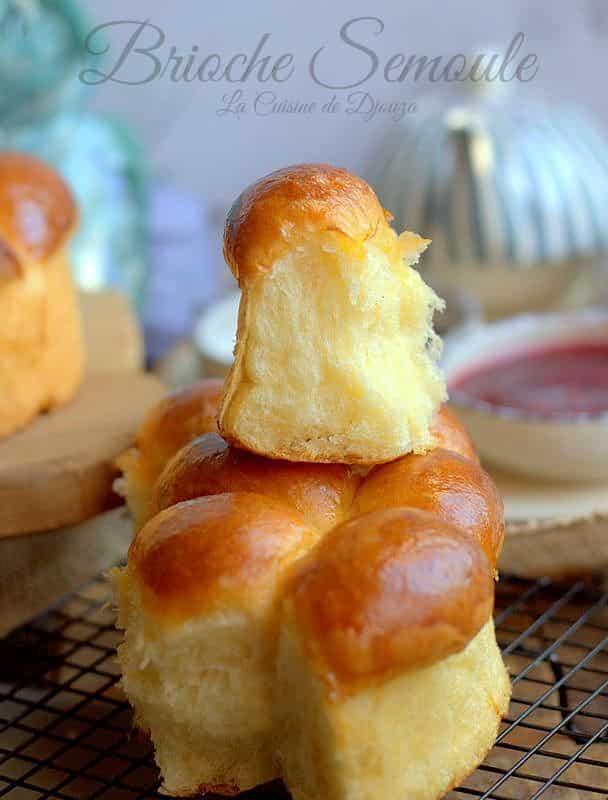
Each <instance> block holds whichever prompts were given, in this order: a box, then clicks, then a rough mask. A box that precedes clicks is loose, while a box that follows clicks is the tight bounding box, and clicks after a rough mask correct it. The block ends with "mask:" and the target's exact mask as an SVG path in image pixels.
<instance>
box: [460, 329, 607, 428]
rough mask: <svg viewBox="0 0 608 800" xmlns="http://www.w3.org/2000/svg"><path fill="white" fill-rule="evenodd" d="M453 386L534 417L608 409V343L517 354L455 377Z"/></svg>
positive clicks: (568, 345)
mask: <svg viewBox="0 0 608 800" xmlns="http://www.w3.org/2000/svg"><path fill="white" fill-rule="evenodd" d="M450 390H451V391H452V392H454V393H459V394H462V395H467V396H469V397H473V398H475V399H477V400H482V401H484V402H486V403H489V404H490V405H493V406H500V407H502V408H512V409H515V410H516V411H523V412H529V413H530V414H533V415H542V416H551V417H571V416H576V415H578V414H597V413H600V412H603V411H608V342H574V343H571V344H556V345H552V346H549V347H545V348H542V349H533V350H525V351H522V352H518V353H513V354H510V355H507V356H504V357H502V358H499V359H496V360H495V361H491V362H486V363H484V364H479V365H477V366H475V367H473V368H471V369H469V370H467V371H466V372H462V373H461V374H460V375H457V376H456V377H455V378H454V379H453V380H452V381H450Z"/></svg>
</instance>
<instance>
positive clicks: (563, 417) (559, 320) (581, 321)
mask: <svg viewBox="0 0 608 800" xmlns="http://www.w3.org/2000/svg"><path fill="white" fill-rule="evenodd" d="M598 329H599V331H598ZM594 331H595V336H594V334H593V332H594ZM598 332H602V333H603V336H597V333H598ZM525 334H530V341H529V342H528V346H529V345H532V344H533V343H534V339H536V340H537V341H539V343H540V342H541V341H542V343H543V344H551V343H555V344H559V343H564V344H566V343H568V342H573V343H574V342H577V341H580V342H588V341H593V339H594V338H595V339H597V341H605V342H606V343H607V344H608V308H588V309H581V310H575V311H556V312H546V313H537V314H519V315H517V316H514V317H509V318H508V319H503V320H500V321H498V322H491V323H483V322H482V323H481V324H479V325H476V326H473V327H467V328H466V329H463V330H462V331H457V332H456V333H455V334H453V335H451V336H449V337H448V338H447V339H446V343H445V352H444V362H443V366H444V369H445V372H446V375H447V378H448V383H449V379H450V372H452V373H455V374H458V373H459V372H463V371H464V370H465V369H466V367H467V364H468V365H470V366H474V365H475V364H479V365H481V364H483V363H484V356H485V355H486V351H485V346H484V344H483V342H491V341H492V340H494V339H495V338H499V339H500V341H501V345H500V346H499V347H497V350H496V352H493V353H490V355H492V356H493V358H492V360H494V359H496V358H500V357H501V356H502V355H508V354H513V353H517V352H519V351H520V349H521V351H523V350H525V346H522V347H521V348H520V347H519V345H518V342H519V341H520V340H521V339H523V338H524V335H525ZM475 339H477V340H478V341H479V343H480V345H481V346H480V348H479V349H478V350H476V351H475V353H474V354H473V355H469V357H468V358H466V357H463V356H462V351H463V350H465V349H467V345H470V344H471V342H472V341H474V340H475ZM511 339H513V341H515V345H509V341H510V340H511ZM450 399H451V400H453V401H455V403H456V404H457V405H460V406H463V407H465V408H469V409H471V410H473V411H480V412H483V413H485V414H491V415H493V416H497V417H502V418H505V419H517V420H520V421H521V420H524V421H526V420H529V421H534V422H540V423H547V424H560V425H564V424H581V423H583V422H595V423H597V422H601V423H607V424H608V408H607V409H606V410H603V411H595V412H580V413H577V414H556V413H553V412H552V413H543V412H536V413H535V412H531V411H526V410H523V409H519V408H513V407H511V406H499V405H495V404H494V403H488V402H487V401H486V400H481V399H479V398H476V397H473V396H472V395H470V394H468V393H467V392H463V391H458V390H454V391H450Z"/></svg>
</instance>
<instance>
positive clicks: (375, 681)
mask: <svg viewBox="0 0 608 800" xmlns="http://www.w3.org/2000/svg"><path fill="white" fill-rule="evenodd" d="M492 605H493V582H492V576H491V569H490V565H489V564H488V561H487V558H486V556H485V554H484V552H483V550H482V549H481V547H480V546H479V543H478V542H477V541H475V540H474V539H472V538H471V537H468V536H467V535H466V534H465V533H464V532H463V531H461V530H460V529H458V528H456V527H454V526H451V525H449V524H447V523H445V522H443V521H442V520H441V519H440V518H439V517H437V516H435V515H433V514H430V513H428V512H424V511H416V510H413V509H403V508H402V509H391V510H388V511H381V512H375V513H371V514H365V515H363V516H360V517H357V518H355V519H353V520H350V521H349V522H346V523H344V524H343V525H342V526H340V527H339V528H336V529H335V530H334V531H332V532H331V533H329V534H328V535H327V536H326V537H325V538H324V539H323V541H322V542H321V543H320V544H319V545H318V546H317V547H316V548H315V550H314V551H313V552H312V553H311V554H310V555H309V556H306V557H305V558H304V559H303V560H302V561H301V562H300V563H299V564H298V566H297V567H296V569H295V573H294V577H293V578H292V579H291V580H290V582H289V585H288V588H287V591H286V598H285V601H284V605H283V617H282V627H281V635H280V648H279V656H278V667H277V693H276V715H277V742H278V745H277V746H278V753H279V759H280V762H281V769H282V772H283V776H284V779H285V782H286V784H287V786H288V789H289V791H290V792H291V795H292V797H293V798H294V800H318V799H319V798H323V800H378V798H407V800H435V798H440V797H443V795H444V794H445V793H446V792H447V791H449V790H450V789H451V788H452V787H453V786H455V785H457V784H458V783H459V782H460V781H462V780H463V779H464V778H465V777H466V776H467V775H468V774H469V773H470V772H472V771H473V770H474V769H475V768H476V767H477V765H478V764H479V763H480V762H481V761H482V760H483V758H484V756H485V754H486V753H487V751H488V750H489V749H490V748H491V746H492V744H493V742H494V739H495V737H496V734H497V730H498V726H499V722H500V719H501V716H502V715H503V714H504V713H505V712H506V709H507V706H508V702H509V695H510V686H509V679H508V675H507V672H506V670H505V667H504V665H503V662H502V658H501V655H500V652H499V650H498V647H497V644H496V639H495V635H494V627H493V623H492V617H491V612H492Z"/></svg>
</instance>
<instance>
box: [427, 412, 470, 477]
mask: <svg viewBox="0 0 608 800" xmlns="http://www.w3.org/2000/svg"><path fill="white" fill-rule="evenodd" d="M431 433H432V435H433V439H434V441H435V447H441V448H442V449H443V450H450V451H451V452H452V453H457V454H458V455H459V456H462V457H463V458H468V459H470V460H471V461H475V463H477V464H479V456H478V455H477V451H476V450H475V445H474V444H473V440H472V439H471V437H470V436H469V432H468V431H467V429H466V428H465V426H464V425H463V424H462V422H461V421H460V420H459V419H458V417H457V416H456V414H455V413H454V412H453V411H452V409H451V408H450V407H449V406H447V405H445V404H444V405H442V406H441V408H440V409H439V411H438V412H437V416H436V417H435V419H434V420H433V424H432V425H431Z"/></svg>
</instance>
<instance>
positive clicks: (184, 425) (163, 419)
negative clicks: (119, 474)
mask: <svg viewBox="0 0 608 800" xmlns="http://www.w3.org/2000/svg"><path fill="white" fill-rule="evenodd" d="M222 386H223V384H222V381H220V380H216V379H206V380H202V381H198V382H197V383H195V384H193V385H192V386H189V387H187V388H186V389H180V390H179V391H176V392H173V393H172V394H170V395H168V396H167V397H165V398H164V399H163V400H161V402H160V403H159V404H158V405H157V406H156V407H155V408H153V409H152V411H151V412H150V413H149V414H148V416H147V417H146V419H145V420H144V422H143V424H142V426H141V428H140V429H139V432H138V434H137V437H136V445H137V448H138V450H139V458H140V460H141V464H142V469H143V470H144V472H145V473H146V474H147V475H148V476H149V479H150V481H154V480H155V479H156V478H157V477H158V475H160V473H161V472H162V470H163V468H164V467H165V465H166V464H167V462H168V461H169V460H170V459H171V458H172V456H174V455H175V453H177V451H178V450H179V449H180V448H182V447H183V446H184V445H185V444H187V443H188V442H190V441H192V439H194V438H196V437H197V436H200V435H201V434H203V433H210V432H212V431H216V430H217V425H216V416H217V409H218V406H219V402H220V398H221V395H222Z"/></svg>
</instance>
